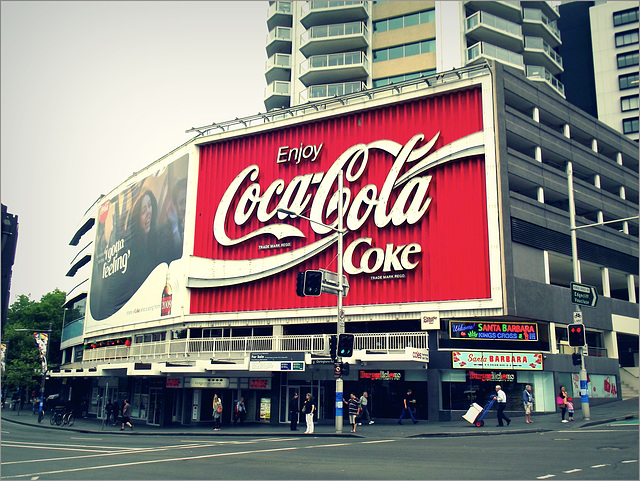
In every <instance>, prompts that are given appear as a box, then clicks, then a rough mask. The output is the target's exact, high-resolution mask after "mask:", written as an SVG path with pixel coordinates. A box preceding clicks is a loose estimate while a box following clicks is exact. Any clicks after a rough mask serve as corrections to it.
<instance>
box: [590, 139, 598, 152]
mask: <svg viewBox="0 0 640 481" xmlns="http://www.w3.org/2000/svg"><path fill="white" fill-rule="evenodd" d="M591 150H593V151H594V152H597V151H598V140H597V139H592V140H591Z"/></svg>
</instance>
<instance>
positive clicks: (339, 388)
mask: <svg viewBox="0 0 640 481" xmlns="http://www.w3.org/2000/svg"><path fill="white" fill-rule="evenodd" d="M343 175H344V173H343V171H342V170H340V174H339V175H338V227H337V228H335V227H333V226H330V225H327V224H324V223H322V222H318V221H316V220H313V219H310V218H309V217H306V216H304V215H301V214H296V213H295V212H292V211H290V210H287V209H283V208H278V209H276V212H281V213H283V214H287V215H290V216H292V217H302V218H303V219H306V220H308V221H309V222H313V223H314V224H318V225H321V226H323V227H326V228H327V229H331V230H333V231H335V232H337V233H338V272H337V274H338V313H337V315H338V317H337V328H336V334H337V338H336V339H340V334H344V332H345V329H344V313H343V312H342V296H343V284H342V269H343V267H342V256H343V251H344V244H343V236H344V224H343V219H342V217H343V209H344V197H343V195H342V194H343V192H342V191H343ZM337 362H342V358H341V357H340V356H338V357H337ZM343 389H344V388H343V381H342V377H338V378H336V401H335V417H336V433H337V434H340V433H342V424H343V423H342V401H343V395H344V392H343Z"/></svg>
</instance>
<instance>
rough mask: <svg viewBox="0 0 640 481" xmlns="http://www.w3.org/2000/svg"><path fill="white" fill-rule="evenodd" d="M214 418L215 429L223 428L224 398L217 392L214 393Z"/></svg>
mask: <svg viewBox="0 0 640 481" xmlns="http://www.w3.org/2000/svg"><path fill="white" fill-rule="evenodd" d="M213 420H214V421H215V428H214V429H213V430H214V431H220V430H221V429H222V400H221V399H220V398H219V397H218V395H217V394H214V395H213Z"/></svg>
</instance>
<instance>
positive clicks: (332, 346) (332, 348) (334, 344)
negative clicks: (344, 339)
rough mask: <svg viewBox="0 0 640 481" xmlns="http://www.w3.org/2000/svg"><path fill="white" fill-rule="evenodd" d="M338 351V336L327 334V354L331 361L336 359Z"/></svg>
mask: <svg viewBox="0 0 640 481" xmlns="http://www.w3.org/2000/svg"><path fill="white" fill-rule="evenodd" d="M337 351H338V336H329V355H330V356H331V360H332V361H333V362H335V361H336V357H337V354H336V353H337Z"/></svg>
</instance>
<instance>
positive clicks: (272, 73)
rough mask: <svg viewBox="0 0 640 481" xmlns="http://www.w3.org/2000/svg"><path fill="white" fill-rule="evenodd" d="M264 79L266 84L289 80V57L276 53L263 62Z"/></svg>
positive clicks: (285, 54) (286, 54)
mask: <svg viewBox="0 0 640 481" xmlns="http://www.w3.org/2000/svg"><path fill="white" fill-rule="evenodd" d="M264 71H265V74H264V76H265V79H266V80H267V84H270V83H272V82H273V81H275V80H284V81H290V80H291V55H289V54H288V53H276V54H275V55H273V56H272V57H269V59H268V60H267V61H266V62H265V67H264Z"/></svg>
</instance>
